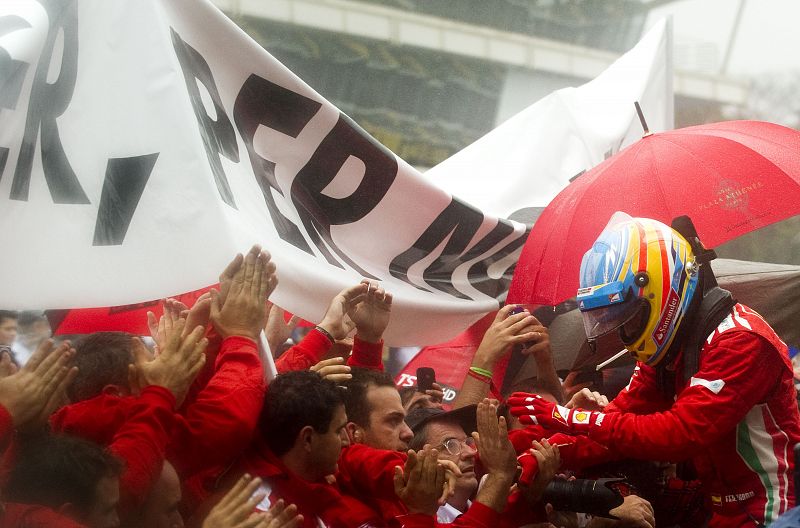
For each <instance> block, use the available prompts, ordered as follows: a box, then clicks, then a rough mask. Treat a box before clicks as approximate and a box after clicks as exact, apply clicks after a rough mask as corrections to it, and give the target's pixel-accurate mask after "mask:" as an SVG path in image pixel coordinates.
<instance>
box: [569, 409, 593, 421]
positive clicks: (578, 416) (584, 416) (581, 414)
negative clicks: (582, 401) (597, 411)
mask: <svg viewBox="0 0 800 528" xmlns="http://www.w3.org/2000/svg"><path fill="white" fill-rule="evenodd" d="M589 417H590V415H589V413H588V412H586V411H578V412H576V413H575V414H573V415H572V422H573V423H576V424H588V423H589Z"/></svg>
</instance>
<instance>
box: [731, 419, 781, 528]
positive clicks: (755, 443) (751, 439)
mask: <svg viewBox="0 0 800 528" xmlns="http://www.w3.org/2000/svg"><path fill="white" fill-rule="evenodd" d="M770 430H771V431H770ZM736 433H737V434H736V449H737V451H738V452H739V455H740V456H741V457H742V460H743V461H744V463H745V464H747V466H748V467H749V468H750V469H751V470H752V471H753V472H754V473H756V474H757V475H758V477H759V479H760V480H761V484H762V485H763V486H764V492H765V496H766V504H765V505H764V521H765V522H767V523H770V522H771V521H773V520H774V519H775V518H777V517H778V515H780V514H781V513H782V512H783V511H785V509H786V505H787V502H786V501H787V484H788V475H787V471H786V470H787V469H788V466H787V464H786V454H787V449H788V438H787V437H786V435H785V434H783V433H782V432H780V431H779V430H778V427H777V426H776V424H775V421H774V420H773V419H772V415H771V414H770V412H769V409H768V408H767V406H766V405H765V404H762V405H756V406H755V407H753V408H752V409H751V410H750V412H749V413H747V416H745V418H744V420H742V421H741V422H739V425H738V426H737V431H736ZM771 433H772V434H771Z"/></svg>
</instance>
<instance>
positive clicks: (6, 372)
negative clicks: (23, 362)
mask: <svg viewBox="0 0 800 528" xmlns="http://www.w3.org/2000/svg"><path fill="white" fill-rule="evenodd" d="M17 371H19V367H17V365H16V364H15V363H14V361H13V360H12V359H11V354H10V353H9V352H6V351H5V350H4V351H3V352H2V353H0V378H5V377H7V376H10V375H12V374H16V373H17Z"/></svg>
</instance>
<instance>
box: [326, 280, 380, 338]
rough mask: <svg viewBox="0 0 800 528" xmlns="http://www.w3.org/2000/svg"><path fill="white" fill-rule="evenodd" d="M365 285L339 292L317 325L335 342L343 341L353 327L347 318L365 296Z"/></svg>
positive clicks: (352, 323)
mask: <svg viewBox="0 0 800 528" xmlns="http://www.w3.org/2000/svg"><path fill="white" fill-rule="evenodd" d="M367 287H368V286H367V284H366V283H363V282H362V283H360V284H356V285H355V286H350V287H349V288H345V289H344V290H342V291H340V292H339V293H338V294H336V296H335V297H334V298H333V299H331V303H330V304H329V305H328V310H327V311H326V312H325V315H324V316H323V317H322V322H320V323H319V326H320V328H322V329H324V330H325V331H326V332H328V333H329V334H330V335H331V336H332V337H333V338H334V339H335V340H339V339H344V338H345V337H347V335H348V334H349V333H350V331H351V330H352V329H353V328H354V327H355V323H354V321H352V320H351V319H350V317H348V316H347V314H348V313H350V311H352V310H353V308H355V306H356V305H357V304H358V303H359V302H361V301H362V300H363V299H364V298H365V297H366V295H367Z"/></svg>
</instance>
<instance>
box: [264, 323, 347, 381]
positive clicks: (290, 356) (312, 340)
mask: <svg viewBox="0 0 800 528" xmlns="http://www.w3.org/2000/svg"><path fill="white" fill-rule="evenodd" d="M331 346H333V343H331V342H330V340H329V339H328V338H327V337H326V336H325V335H324V334H323V333H322V332H320V331H319V330H317V329H316V328H314V329H312V330H311V331H310V332H309V333H308V334H306V336H305V337H304V338H303V339H301V340H300V342H299V343H297V344H296V345H294V346H293V347H291V348H290V349H289V350H287V351H286V352H284V353H283V354H282V355H281V357H279V358H278V359H277V360H275V368H276V369H277V370H278V374H281V373H283V372H289V371H291V370H307V369H309V368H310V367H313V366H314V365H316V364H317V363H319V362H320V361H321V360H322V357H323V356H324V355H325V354H326V353H327V352H328V350H330V349H331Z"/></svg>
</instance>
